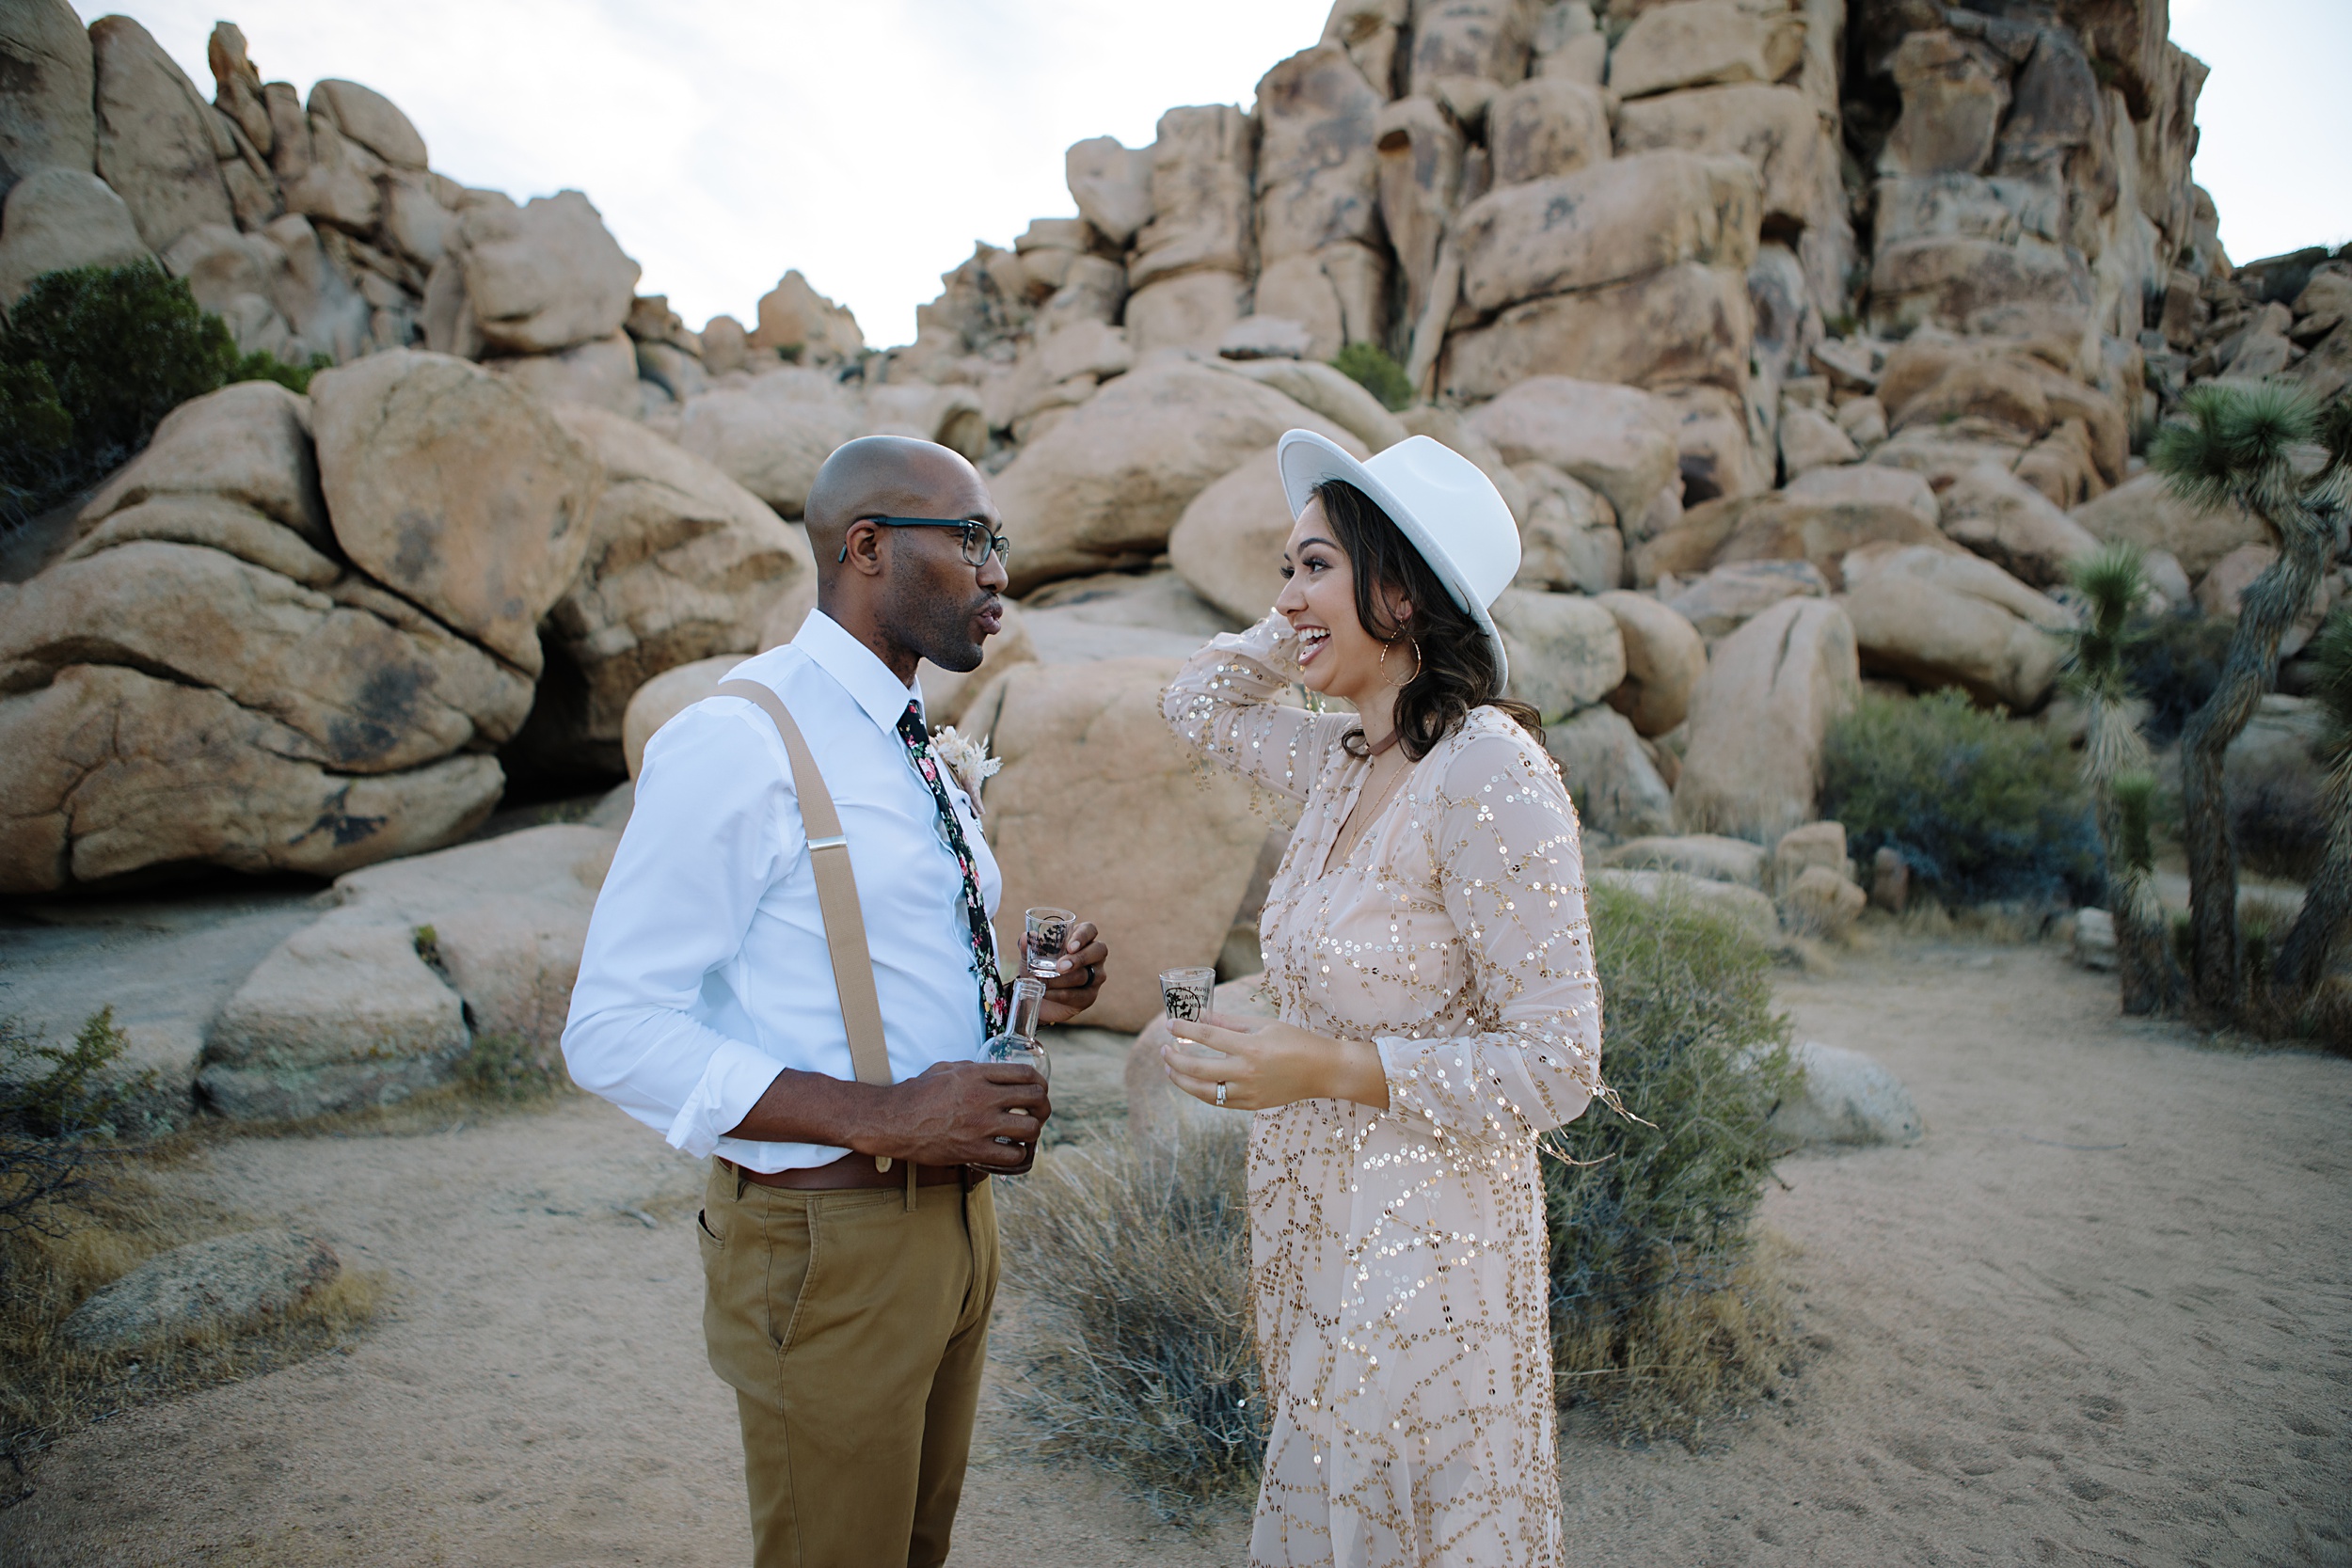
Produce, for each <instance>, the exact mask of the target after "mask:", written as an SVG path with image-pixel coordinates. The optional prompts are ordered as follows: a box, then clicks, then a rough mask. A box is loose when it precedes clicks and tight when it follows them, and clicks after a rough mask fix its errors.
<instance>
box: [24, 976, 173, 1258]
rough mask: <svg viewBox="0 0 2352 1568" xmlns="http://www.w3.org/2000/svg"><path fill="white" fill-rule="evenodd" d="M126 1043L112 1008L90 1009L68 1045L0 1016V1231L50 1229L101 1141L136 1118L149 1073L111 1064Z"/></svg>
mask: <svg viewBox="0 0 2352 1568" xmlns="http://www.w3.org/2000/svg"><path fill="white" fill-rule="evenodd" d="M129 1044H130V1042H129V1040H127V1039H126V1038H124V1037H123V1034H122V1031H121V1030H119V1029H118V1028H116V1027H115V1013H114V1009H113V1008H112V1007H102V1008H100V1009H99V1010H98V1011H97V1012H95V1013H92V1014H91V1015H90V1016H89V1018H88V1019H87V1021H86V1022H84V1023H83V1024H82V1027H81V1029H80V1030H79V1031H78V1032H77V1033H76V1034H75V1035H74V1037H73V1043H72V1045H68V1046H56V1045H50V1044H48V1043H47V1042H46V1041H44V1040H43V1039H42V1038H41V1037H40V1036H38V1035H36V1034H32V1033H30V1032H28V1031H26V1030H25V1029H24V1028H23V1027H22V1026H21V1025H19V1024H18V1023H17V1022H14V1021H13V1020H0V1235H5V1234H8V1233H10V1232H13V1231H16V1230H19V1229H24V1228H27V1227H30V1228H35V1229H40V1228H45V1227H48V1226H50V1225H51V1224H52V1218H51V1216H52V1215H53V1213H54V1212H55V1211H56V1205H57V1204H58V1203H59V1202H60V1201H61V1200H63V1199H65V1198H67V1197H69V1196H72V1194H74V1193H76V1192H78V1191H80V1190H82V1189H83V1188H84V1187H85V1186H87V1183H88V1181H89V1180H90V1176H91V1173H92V1171H93V1169H94V1168H95V1167H96V1166H97V1165H98V1164H99V1163H100V1162H102V1161H103V1159H104V1158H105V1157H106V1153H107V1149H106V1146H107V1145H109V1144H111V1143H113V1141H114V1140H115V1138H116V1136H117V1135H118V1133H119V1132H125V1131H129V1130H131V1127H132V1126H133V1125H135V1124H136V1123H137V1122H139V1121H141V1120H143V1118H142V1117H140V1116H139V1114H138V1106H139V1102H140V1101H142V1100H143V1099H147V1098H149V1097H151V1095H152V1094H153V1093H154V1085H155V1074H154V1072H153V1071H152V1070H149V1071H147V1072H143V1073H134V1074H126V1073H122V1072H119V1071H118V1070H117V1069H116V1068H115V1062H116V1060H117V1058H119V1056H120V1055H121V1054H122V1053H123V1050H124V1049H125V1048H126V1047H127V1046H128V1045H129Z"/></svg>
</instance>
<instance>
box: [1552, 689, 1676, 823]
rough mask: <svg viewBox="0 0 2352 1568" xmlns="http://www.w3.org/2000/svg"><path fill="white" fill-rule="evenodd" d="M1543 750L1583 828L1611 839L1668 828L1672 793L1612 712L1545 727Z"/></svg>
mask: <svg viewBox="0 0 2352 1568" xmlns="http://www.w3.org/2000/svg"><path fill="white" fill-rule="evenodd" d="M1544 750H1545V751H1546V752H1549V753H1550V754H1551V760H1552V761H1554V762H1556V763H1558V764H1559V765H1560V777H1561V779H1562V780H1563V781H1564V782H1565V784H1567V786H1568V794H1569V796H1570V798H1572V799H1573V800H1575V802H1576V810H1577V816H1579V817H1580V818H1581V819H1582V821H1583V823H1584V825H1585V826H1586V827H1588V828H1591V829H1592V830H1594V831H1595V832H1603V833H1607V834H1609V835H1610V836H1611V837H1613V838H1638V837H1642V836H1645V835H1648V834H1654V833H1662V832H1669V831H1671V829H1672V828H1673V826H1674V811H1675V798H1674V791H1673V790H1671V789H1668V788H1667V787H1666V781H1665V780H1664V779H1662V778H1661V777H1660V776H1659V773H1658V768H1657V765H1656V764H1654V763H1652V762H1651V761H1650V759H1649V754H1648V752H1645V751H1644V750H1643V749H1642V737H1641V736H1638V735H1636V734H1635V733H1634V730H1633V726H1632V725H1631V724H1629V723H1628V722H1627V721H1626V718H1625V715H1623V714H1621V713H1619V712H1618V711H1617V710H1616V709H1614V708H1610V707H1591V708H1586V709H1585V710H1584V711H1583V712H1581V713H1579V714H1577V715H1575V716H1574V717H1573V718H1570V719H1566V720H1563V721H1560V722H1559V723H1556V724H1549V725H1547V726H1546V727H1545V730H1544Z"/></svg>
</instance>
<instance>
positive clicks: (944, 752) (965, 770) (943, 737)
mask: <svg viewBox="0 0 2352 1568" xmlns="http://www.w3.org/2000/svg"><path fill="white" fill-rule="evenodd" d="M931 754H932V755H933V756H936V757H937V758H939V761H940V765H941V766H942V767H944V768H946V769H947V771H948V772H949V773H950V774H951V775H953V776H954V778H955V781H956V783H957V784H961V785H962V786H963V792H964V794H966V795H968V796H970V797H971V799H972V815H973V816H979V815H980V785H981V784H985V783H987V782H988V781H989V780H990V779H992V778H993V777H995V776H996V770H997V769H998V768H1002V767H1004V766H1005V759H1004V758H1002V757H993V756H990V755H989V754H988V742H987V741H985V740H976V739H974V738H973V737H972V736H968V735H964V734H962V733H961V732H960V731H959V730H957V728H956V727H955V726H954V725H953V724H950V725H948V726H947V727H946V728H945V729H943V730H940V731H939V732H937V733H936V734H934V735H933V736H931Z"/></svg>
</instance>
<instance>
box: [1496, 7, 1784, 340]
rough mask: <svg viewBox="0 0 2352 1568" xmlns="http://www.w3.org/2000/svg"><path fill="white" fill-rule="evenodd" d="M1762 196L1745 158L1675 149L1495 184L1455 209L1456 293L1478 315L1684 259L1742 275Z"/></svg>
mask: <svg viewBox="0 0 2352 1568" xmlns="http://www.w3.org/2000/svg"><path fill="white" fill-rule="evenodd" d="M1683 3H1686V4H1697V5H1704V4H1710V3H1712V0H1683ZM1762 200H1763V192H1762V186H1761V184H1760V183H1759V182H1758V180H1757V176H1756V167H1755V166H1754V165H1752V164H1750V163H1748V162H1747V161H1746V160H1745V159H1743V158H1711V157H1703V156H1700V155H1698V154H1696V153H1690V152H1681V151H1671V150H1670V151H1661V152H1645V153H1640V154H1636V155H1633V156H1630V157H1624V158H1613V159H1611V160H1609V161H1608V162H1606V163H1600V164H1594V165H1590V166H1586V167H1583V168H1581V169H1578V170H1577V171H1575V172H1574V173H1572V174H1563V175H1555V176H1553V177H1551V178H1550V179H1547V180H1534V181H1530V182H1527V183H1525V184H1518V185H1505V186H1501V187H1499V188H1497V189H1495V190H1493V191H1490V192H1488V193H1487V194H1486V195H1485V196H1483V197H1481V198H1478V199H1477V200H1476V201H1474V202H1472V203H1470V206H1469V207H1468V208H1466V209H1464V211H1463V213H1462V215H1461V218H1460V221H1459V224H1458V229H1457V232H1458V234H1459V238H1460V244H1461V250H1462V294H1463V297H1464V298H1466V299H1467V300H1469V301H1470V304H1471V305H1472V306H1474V307H1475V308H1477V309H1481V310H1499V309H1502V308H1503V307H1505V306H1508V305H1513V304H1516V303H1518V301H1520V300H1527V299H1534V298H1537V297H1539V296H1541V295H1544V294H1553V293H1564V292H1566V291H1569V290H1581V289H1597V288H1600V287H1602V286H1604V285H1607V284H1613V283H1625V282H1629V281H1631V280H1633V279H1635V278H1640V277H1647V276H1648V275H1650V274H1652V273H1655V272H1658V271H1659V270H1660V269H1661V268H1665V267H1672V266H1675V265H1677V264H1678V263H1682V262H1686V261H1696V262H1701V263H1705V264H1708V265H1711V266H1720V267H1724V268H1737V269H1739V270H1740V271H1741V272H1745V270H1746V268H1747V265H1748V263H1749V262H1750V261H1754V260H1755V259H1756V230H1757V227H1758V225H1759V224H1760V223H1761V222H1762V219H1763V208H1762Z"/></svg>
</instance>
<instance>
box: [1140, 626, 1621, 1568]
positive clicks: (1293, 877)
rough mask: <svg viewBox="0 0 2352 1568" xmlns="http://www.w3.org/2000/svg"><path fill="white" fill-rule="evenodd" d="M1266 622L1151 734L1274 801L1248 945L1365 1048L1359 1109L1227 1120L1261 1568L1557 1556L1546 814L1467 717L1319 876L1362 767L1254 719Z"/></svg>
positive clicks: (1595, 1008)
mask: <svg viewBox="0 0 2352 1568" xmlns="http://www.w3.org/2000/svg"><path fill="white" fill-rule="evenodd" d="M1296 672H1297V664H1296V660H1295V635H1294V634H1293V633H1292V632H1291V630H1290V627H1289V626H1288V624H1287V623H1286V622H1285V621H1283V619H1282V618H1281V617H1280V616H1279V614H1278V615H1273V616H1269V617H1268V618H1267V619H1266V620H1264V621H1263V622H1261V623H1259V624H1258V625H1257V626H1253V627H1251V628H1250V629H1249V630H1248V631H1246V632H1241V633H1238V634H1232V635H1227V636H1222V637H1219V638H1216V640H1215V641H1212V642H1211V643H1210V644H1209V645H1208V646H1207V647H1205V648H1203V649H1202V650H1201V651H1200V653H1199V654H1196V655H1195V656H1194V657H1192V659H1191V660H1190V661H1189V662H1187V663H1186V664H1185V666H1184V671H1183V673H1181V674H1180V675H1178V676H1177V678H1176V680H1175V682H1174V683H1173V684H1172V685H1170V686H1169V688H1168V693H1167V696H1166V699H1165V711H1166V713H1167V716H1168V722H1169V723H1170V724H1171V725H1173V726H1174V728H1175V729H1176V731H1177V733H1178V734H1179V735H1180V736H1182V737H1183V738H1184V739H1185V740H1186V741H1188V742H1189V743H1191V744H1192V745H1193V746H1195V747H1198V748H1199V749H1200V751H1202V752H1205V753H1206V754H1207V755H1208V756H1210V757H1212V758H1213V759H1215V760H1216V761H1217V762H1220V763H1222V764H1224V765H1225V766H1227V767H1229V768H1233V769H1235V770H1236V771H1238V772H1240V773H1242V774H1244V775H1245V776H1247V777H1248V778H1250V779H1253V780H1255V781H1257V782H1258V783H1259V784H1263V785H1264V786H1265V787H1267V788H1269V789H1272V790H1275V791H1277V792H1279V793H1280V794H1283V795H1286V796H1289V797H1290V798H1292V799H1293V800H1297V801H1300V802H1302V803H1303V808H1304V809H1303V811H1302V813H1301V815H1300V817H1299V822H1298V827H1297V829H1296V830H1295V832H1293V833H1292V835H1291V841H1290V847H1289V848H1288V850H1287V851H1286V852H1285V853H1284V855H1283V857H1282V863H1281V868H1280V870H1279V872H1278V873H1277V874H1276V875H1275V878H1274V880H1273V884H1272V886H1271V889H1270V890H1269V892H1268V894H1267V896H1266V904H1265V914H1264V917H1263V920H1262V921H1261V923H1260V927H1259V931H1260V940H1261V942H1262V943H1263V952H1264V956H1265V975H1264V984H1265V986H1266V987H1267V988H1268V989H1269V991H1270V999H1271V1000H1272V1001H1273V1002H1274V1003H1275V1004H1276V1005H1277V1006H1279V1012H1280V1016H1281V1018H1282V1020H1283V1021H1284V1022H1289V1023H1294V1024H1296V1025H1298V1026H1299V1027H1301V1028H1303V1029H1308V1030H1311V1031H1313V1032H1314V1033H1316V1034H1320V1035H1327V1036H1330V1037H1335V1038H1345V1039H1358V1040H1371V1041H1374V1042H1376V1045H1377V1048H1378V1050H1379V1053H1380V1059H1381V1062H1382V1065H1383V1066H1384V1067H1385V1068H1386V1069H1387V1072H1388V1081H1389V1109H1387V1110H1385V1111H1375V1110H1374V1109H1373V1108H1372V1107H1370V1106H1368V1105H1361V1104H1358V1103H1356V1102H1355V1101H1344V1100H1309V1101H1299V1102H1298V1103H1295V1104H1292V1105H1286V1106H1282V1107H1280V1108H1279V1109H1277V1110H1271V1111H1260V1112H1258V1113H1257V1114H1256V1115H1255V1116H1253V1117H1251V1128H1250V1140H1249V1214H1250V1252H1251V1264H1252V1267H1251V1276H1252V1277H1251V1284H1252V1293H1253V1296H1254V1299H1255V1303H1256V1311H1257V1337H1258V1347H1259V1355H1260V1360H1261V1363H1262V1366H1263V1373H1264V1379H1265V1388H1266V1392H1267V1396H1268V1398H1269V1399H1270V1400H1271V1401H1272V1402H1273V1408H1272V1433H1271V1437H1270V1440H1269V1442H1268V1445H1267V1450H1266V1461H1265V1474H1264V1481H1263V1488H1262V1490H1261V1491H1260V1493H1259V1497H1258V1512H1257V1519H1256V1522H1255V1525H1254V1527H1253V1528H1252V1532H1251V1536H1250V1560H1251V1561H1252V1563H1254V1564H1260V1565H1263V1568H1278V1565H1279V1568H1288V1565H1293V1564H1299V1565H1304V1564H1309V1563H1316V1564H1321V1563H1336V1564H1343V1565H1347V1568H1390V1565H1397V1568H1402V1565H1406V1564H1413V1565H1421V1564H1438V1563H1445V1564H1460V1565H1463V1568H1470V1565H1473V1564H1474V1565H1476V1568H1519V1565H1528V1568H1535V1565H1544V1568H1549V1565H1551V1564H1556V1563H1558V1562H1559V1561H1560V1560H1561V1541H1560V1488H1559V1477H1558V1470H1557V1457H1556V1451H1555V1449H1554V1446H1553V1444H1554V1438H1553V1432H1554V1426H1553V1422H1554V1414H1553V1412H1554V1405H1553V1395H1552V1380H1551V1350H1550V1335H1549V1315H1548V1307H1547V1302H1548V1297H1549V1292H1548V1289H1547V1276H1546V1267H1545V1265H1546V1246H1545V1231H1544V1209H1543V1198H1542V1188H1541V1184H1540V1181H1539V1179H1538V1173H1537V1168H1536V1158H1537V1155H1536V1148H1535V1139H1536V1136H1537V1134H1539V1133H1541V1132H1544V1131H1545V1130H1547V1129H1549V1128H1552V1127H1556V1126H1558V1125H1560V1124H1561V1123H1563V1122H1566V1121H1569V1120H1572V1119H1574V1118H1575V1117H1577V1116H1578V1115H1579V1114H1580V1113H1581V1112H1582V1111H1583V1110H1584V1108H1585V1106H1586V1105H1587V1104H1588V1103H1589V1102H1590V1101H1591V1100H1592V1099H1593V1097H1594V1096H1595V1095H1596V1094H1605V1093H1606V1091H1605V1090H1604V1089H1602V1087H1601V1083H1600V1077H1599V1068H1600V989H1599V985H1598V982H1597V979H1596V978H1595V975H1594V973H1593V955H1592V940H1591V932H1590V928H1589V927H1588V926H1587V923H1586V919H1585V910H1584V874H1583V861H1582V855H1581V849H1580V845H1579V836H1578V831H1577V821H1576V813H1575V808H1574V807H1573V806H1572V805H1571V804H1570V803H1569V800H1568V796H1567V791H1566V790H1565V788H1564V787H1563V786H1562V784H1561V782H1560V777H1559V774H1558V773H1557V771H1556V770H1555V769H1554V768H1553V767H1552V764H1551V760H1550V759H1549V757H1548V756H1546V755H1545V753H1544V752H1543V750H1542V749H1541V748H1540V747H1538V746H1537V745H1536V744H1535V742H1534V738H1533V737H1532V736H1529V735H1528V734H1527V733H1526V732H1525V731H1524V730H1521V729H1520V728H1519V727H1518V725H1517V724H1515V723H1513V722H1512V721H1510V720H1508V719H1507V718H1505V717H1504V716H1503V715H1502V714H1501V713H1500V712H1498V711H1497V710H1495V709H1493V708H1490V707H1482V708H1478V709H1476V710H1474V711H1473V712H1472V713H1471V714H1470V717H1469V718H1468V719H1467V720H1466V721H1464V723H1463V724H1462V725H1461V727H1460V728H1459V729H1458V730H1457V731H1456V732H1455V733H1454V735H1452V736H1449V737H1448V738H1447V739H1445V740H1444V741H1442V742H1440V743H1439V744H1438V747H1437V748H1436V749H1435V750H1433V751H1432V752H1429V754H1428V755H1427V756H1425V757H1423V758H1422V759H1421V760H1420V761H1419V762H1418V763H1416V764H1414V765H1413V767H1412V768H1411V771H1410V772H1409V773H1408V774H1407V776H1406V780H1405V782H1404V784H1402V785H1401V786H1400V787H1399V788H1398V789H1397V791H1396V793H1395V794H1394V795H1393V796H1392V797H1391V800H1390V801H1389V802H1388V804H1387V805H1386V806H1385V807H1384V808H1383V809H1382V810H1381V812H1380V815H1379V816H1378V818H1377V819H1376V820H1375V821H1374V822H1373V823H1372V824H1371V825H1370V827H1369V829H1368V830H1367V831H1366V832H1364V833H1363V835H1362V836H1361V838H1360V839H1359V841H1358V843H1357V845H1356V847H1355V848H1354V850H1353V851H1352V852H1351V853H1350V854H1348V855H1347V856H1346V857H1345V859H1344V860H1343V861H1341V862H1340V863H1335V864H1329V865H1327V864H1326V860H1327V856H1328V853H1329V850H1330V847H1331V845H1332V843H1333V841H1334V839H1335V838H1336V837H1337V836H1338V833H1339V830H1340V826H1341V824H1342V823H1343V822H1344V821H1345V820H1346V817H1347V814H1348V812H1349V811H1350V810H1351V809H1352V808H1353V807H1354V805H1355V804H1356V800H1357V798H1358V796H1359V792H1360V791H1361V788H1362V785H1363V782H1364V778H1365V775H1366V773H1367V772H1368V770H1369V768H1370V764H1369V763H1367V762H1365V761H1364V760H1362V759H1359V758H1358V757H1355V756H1351V755H1350V754H1349V753H1348V752H1346V751H1345V750H1344V749H1343V747H1342V745H1341V737H1342V736H1344V735H1345V734H1346V733H1347V732H1348V731H1349V730H1350V729H1352V728H1353V727H1354V726H1355V720H1354V718H1353V717H1352V716H1349V715H1343V714H1336V713H1335V714H1311V713H1308V712H1306V711H1304V710H1302V709H1299V708H1296V707H1290V706H1284V705H1279V701H1278V699H1279V696H1280V695H1281V693H1282V692H1283V690H1284V689H1285V688H1286V687H1287V686H1288V685H1289V683H1290V681H1291V680H1292V679H1293V678H1295V674H1296Z"/></svg>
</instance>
